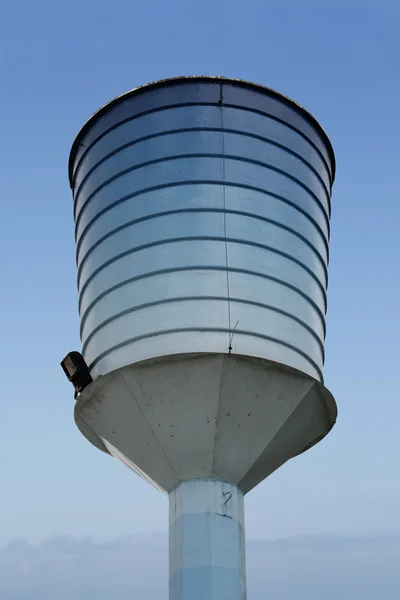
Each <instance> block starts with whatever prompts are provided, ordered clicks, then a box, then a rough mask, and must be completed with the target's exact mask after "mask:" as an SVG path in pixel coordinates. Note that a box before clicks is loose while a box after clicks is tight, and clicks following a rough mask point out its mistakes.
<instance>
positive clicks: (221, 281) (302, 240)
mask: <svg viewBox="0 0 400 600" xmlns="http://www.w3.org/2000/svg"><path fill="white" fill-rule="evenodd" d="M334 171H335V162H334V156H333V151H332V148H331V145H330V143H329V140H328V138H327V136H326V135H325V133H324V131H323V130H322V129H321V127H320V126H319V125H318V123H317V122H316V121H315V120H314V119H313V117H311V116H310V115H309V114H308V113H307V112H306V111H305V110H304V109H302V108H301V107H299V106H298V105H297V104H295V103H294V102H292V101H291V100H288V99H287V98H285V97H283V96H281V95H280V94H278V93H277V92H274V91H272V90H269V89H267V88H264V87H261V86H258V85H254V84H250V83H246V82H242V81H236V80H229V79H223V78H209V77H194V78H190V77H183V78H178V79H172V80H166V81H161V82H157V83H154V84H150V85H148V86H144V87H142V88H138V89H136V90H133V91H132V92H129V93H127V94H125V95H123V96H121V97H119V98H117V99H115V100H113V101H112V102H110V103H109V104H108V105H106V106H105V107H103V108H102V109H101V110H100V111H98V112H97V113H96V114H95V115H94V116H93V117H92V118H91V119H90V120H89V121H88V122H87V123H86V125H85V126H84V127H83V128H82V130H81V132H80V133H79V135H78V137H77V139H76V141H75V143H74V146H73V149H72V152H71V157H70V183H71V187H72V189H73V195H74V203H75V222H76V242H77V263H78V286H79V307H80V315H81V334H82V343H83V355H84V357H85V359H86V362H87V363H88V365H89V367H90V370H91V373H92V376H93V377H94V378H96V377H97V376H99V375H105V374H106V373H108V372H110V371H113V370H115V369H117V368H120V367H122V366H125V365H129V364H132V363H136V362H139V361H142V360H146V359H151V358H155V357H160V356H166V355H170V354H181V353H184V354H186V353H197V352H209V353H229V352H232V353H234V354H240V355H246V356H253V357H260V358H266V359H270V360H273V361H275V362H278V363H281V364H284V365H288V366H291V367H294V368H295V369H298V370H300V371H302V372H304V373H306V374H308V375H310V376H311V377H313V378H315V379H317V380H319V381H322V379H323V363H324V336H325V311H326V286H327V264H328V240H329V217H330V195H331V185H332V181H333V178H334Z"/></svg>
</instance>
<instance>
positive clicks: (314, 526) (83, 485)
mask: <svg viewBox="0 0 400 600" xmlns="http://www.w3.org/2000/svg"><path fill="white" fill-rule="evenodd" d="M399 21H400V5H399V3H398V2H395V1H394V0H381V1H379V2H378V1H377V0H376V1H372V0H337V1H336V2H334V3H328V2H322V1H321V0H304V1H302V2H298V1H296V0H287V1H286V2H280V1H279V0H272V1H269V0H250V1H248V2H245V3H242V2H237V1H236V0H231V1H230V2H228V1H227V0H220V1H219V2H215V1H210V0H203V1H202V2H201V3H190V2H184V1H183V0H170V1H168V2H162V1H160V0H154V1H153V2H149V1H145V0H143V1H142V0H135V1H132V0H114V1H113V2H112V3H111V2H105V1H104V0H97V1H95V0H80V1H79V2H78V1H77V0H70V1H69V2H68V3H67V2H54V1H52V0H37V1H36V2H31V1H29V0H14V1H13V2H12V3H11V2H9V3H4V4H3V5H2V10H1V18H0V72H1V75H2V84H3V85H2V94H1V96H0V109H1V145H0V153H1V157H0V158H1V165H2V178H1V183H2V190H1V191H2V219H1V221H0V228H1V235H0V244H1V253H0V257H1V258H0V260H1V276H2V287H1V289H2V312H1V321H0V328H1V341H2V344H1V347H0V364H1V375H2V390H1V405H2V418H1V419H0V461H1V463H0V464H1V484H0V507H1V517H0V547H7V548H8V544H10V543H13V541H14V540H16V539H19V538H22V539H24V540H26V541H27V542H30V543H32V544H39V546H35V548H41V547H42V546H41V544H46V543H48V542H46V540H49V539H53V538H54V537H57V536H68V537H77V538H81V537H88V538H91V539H94V540H95V542H94V545H95V544H96V543H100V541H101V540H104V541H108V542H107V543H112V540H115V539H117V538H118V537H119V536H124V535H129V536H138V535H145V536H147V535H149V533H150V532H156V533H160V535H161V536H165V535H166V528H167V500H166V499H165V498H164V497H163V496H161V495H160V494H159V493H158V492H157V491H155V490H153V489H152V488H151V487H150V486H149V485H148V484H147V483H145V482H144V481H142V480H140V479H139V478H138V477H137V476H135V475H133V474H132V473H131V472H129V471H128V470H127V469H126V468H125V467H123V466H122V465H120V464H119V463H117V462H116V461H115V460H113V459H111V458H109V457H107V456H105V455H104V454H102V453H100V452H99V451H97V450H96V449H94V448H93V447H91V446H90V444H89V443H88V442H87V441H86V440H85V439H84V438H83V437H82V436H81V434H80V433H79V432H78V430H77V429H76V427H75V425H74V422H73V417H72V411H73V390H72V388H71V386H70V384H69V383H68V382H67V381H66V379H65V377H64V375H63V373H62V371H61V368H60V366H59V362H60V360H61V359H62V358H63V356H64V355H65V354H66V353H67V352H68V351H70V350H72V349H80V342H79V321H78V312H77V291H76V268H75V257H74V236H73V218H72V197H71V193H70V190H69V185H68V178H67V161H68V154H69V150H70V147H71V144H72V141H73V139H74V137H75V135H76V134H77V132H78V130H79V128H80V127H81V126H82V124H83V123H84V122H85V121H86V120H87V118H88V117H89V116H90V115H91V114H92V113H93V112H94V111H95V110H97V109H98V108H99V107H100V106H101V105H103V104H104V103H106V102H107V101H109V100H110V99H111V98H113V97H115V96H117V95H119V94H121V93H123V92H124V91H126V90H128V89H130V88H133V87H136V86H137V85H141V84H144V83H147V82H149V81H154V80H156V79H160V78H165V77H172V76H177V75H185V74H211V75H226V76H229V77H238V78H243V79H248V80H252V81H255V82H258V83H260V84H264V85H267V86H269V87H272V88H275V89H277V90H278V91H280V92H282V93H283V94H286V95H288V96H290V97H292V98H293V99H294V100H296V101H297V102H299V103H300V104H302V105H303V106H304V107H305V108H306V109H307V110H309V111H310V112H311V113H312V114H313V115H314V116H315V117H316V118H317V119H318V120H319V121H320V123H321V124H322V126H323V127H324V129H325V130H326V131H327V133H328V135H329V137H330V139H331V141H332V144H333V147H334V149H335V153H336V160H337V178H336V182H335V185H334V193H333V200H332V236H331V262H330V269H329V289H328V305H329V306H328V319H327V328H328V336H327V343H326V357H327V359H326V368H325V383H326V385H327V387H329V389H331V391H332V392H333V393H334V395H335V396H336V399H337V402H338V405H339V419H338V423H337V425H336V427H335V428H334V430H333V432H332V433H331V434H330V435H329V436H328V437H327V438H326V440H324V441H323V442H322V443H321V444H319V445H318V446H317V447H315V448H314V449H312V450H311V451H309V452H307V453H305V454H303V455H302V456H300V457H298V458H297V459H295V460H293V461H291V462H290V463H288V464H287V465H285V466H284V467H283V468H282V469H281V470H280V471H278V472H277V473H275V474H274V475H272V476H271V477H270V478H269V479H268V480H266V481H265V482H264V483H262V484H261V485H260V486H259V487H258V488H257V489H256V490H254V491H253V492H251V493H250V494H249V496H248V497H247V499H246V526H247V537H248V540H249V543H250V541H251V542H252V543H253V542H254V543H255V541H256V540H258V541H259V542H260V543H261V542H263V543H264V542H265V541H266V540H271V539H274V538H284V537H292V536H299V535H300V536H302V535H326V534H333V535H335V536H367V537H368V539H369V540H374V539H378V538H380V537H381V536H387V535H399V534H400V511H399V506H400V480H399V475H398V473H399V471H400V469H399V456H400V437H399V434H398V429H399V420H400V402H399V400H398V396H399V392H398V384H397V372H398V362H399V347H398V339H399V336H400V324H399V323H400V321H399V317H398V309H399V295H400V285H399V267H398V259H399V241H398V239H399V234H398V223H399V217H400V202H399V192H398V181H397V177H398V172H399V161H400V151H399V144H398V140H399V136H400V120H399V92H400V78H399V64H400V41H399V34H398V28H399ZM373 543H374V542H373V541H370V542H368V544H370V545H371V544H372V545H373ZM377 543H378V542H377ZM27 547H29V548H30V546H27ZM368 547H370V546H368ZM379 548H380V546H379V544H378V546H377V550H376V552H375V554H374V551H372V556H375V558H376V557H378V558H377V561H378V563H379V565H380V564H381V562H382V561H381V560H380V558H379V556H381V555H380V554H379V552H380V550H379ZM5 551H6V550H4V552H5ZM37 551H38V552H39V550H37ZM85 551H86V550H85ZM87 552H89V550H87ZM23 554H24V552H23V551H22V552H21V553H20V554H18V552H17V554H14V555H13V556H14V557H15V556H19V557H20V561H22V562H20V563H18V564H19V565H20V566H21V565H23V564H24V563H23V560H24V559H23V558H21V557H23ZM7 556H8V555H7ZM7 560H8V559H7ZM133 560H134V558H133ZM302 560H303V561H305V560H306V558H305V557H304V556H303V558H302ZM310 560H312V557H311V558H310ZM371 560H372V559H371ZM2 564H7V565H8V564H9V563H7V562H6V563H1V562H0V568H1V565H2ZM260 564H261V563H260ZM21 568H22V567H21ZM254 568H255V569H256V567H254ZM257 568H258V567H257ZM259 568H260V569H261V567H259ZM377 568H378V567H377ZM379 568H380V567H379ZM343 569H344V567H343ZM18 572H19V571H18ZM379 573H381V574H382V570H381V571H379ZM346 576H349V577H350V575H348V574H347V575H346ZM254 577H256V576H255V575H254ZM393 578H395V575H393ZM389 579H390V578H389ZM394 580H395V579H393V581H394ZM396 581H397V586H398V589H400V579H399V576H397V580H396ZM254 589H255V588H254ZM371 589H372V588H371ZM388 590H389V588H388ZM8 593H9V592H8ZM18 593H19V592H17V591H15V595H14V596H12V595H7V600H9V599H11V598H14V597H15V599H16V600H17V599H18V600H19V599H21V600H22V599H23V600H25V599H26V598H28V597H29V598H31V596H27V595H25V596H24V595H23V593H24V592H23V591H21V592H20V595H18ZM49 593H50V592H49ZM10 594H11V592H10ZM143 594H144V596H143V597H149V598H151V600H152V597H151V596H150V592H149V594H147V592H145V591H144V592H143ZM39 597H40V598H45V597H46V596H45V594H44V592H43V591H42V596H40V595H39V596H38V598H39ZM49 597H50V596H49ZM59 597H60V600H61V596H59ZM76 597H78V596H76ZM86 597H87V596H86ZM114 597H115V598H118V599H121V600H122V599H123V598H124V597H125V596H124V595H123V592H121V595H120V596H114ZM251 597H252V598H254V600H256V598H257V597H258V596H257V595H256V594H255V592H254V594H253V595H252V596H251ZM277 597H278V596H277ZM297 597H298V598H299V599H300V598H304V597H305V596H301V595H299V596H292V598H293V599H295V598H297ZM308 597H310V598H311V597H312V596H311V595H310V596H308ZM315 597H317V596H315ZM349 597H350V596H349ZM375 597H376V596H375ZM382 597H385V598H389V597H390V598H391V596H389V591H388V593H387V595H385V592H382ZM98 598H100V597H99V596H98ZM371 598H372V596H371ZM393 598H394V596H393ZM35 600H36V598H35ZM90 600H91V599H90Z"/></svg>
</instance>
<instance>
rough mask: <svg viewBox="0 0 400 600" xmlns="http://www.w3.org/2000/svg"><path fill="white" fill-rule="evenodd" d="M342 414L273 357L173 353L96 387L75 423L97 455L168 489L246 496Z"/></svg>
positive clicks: (318, 387)
mask: <svg viewBox="0 0 400 600" xmlns="http://www.w3.org/2000/svg"><path fill="white" fill-rule="evenodd" d="M336 416H337V409H336V403H335V400H334V399H333V397H332V395H331V393H330V392H329V391H328V390H327V389H326V388H325V387H324V386H323V385H322V384H320V383H319V382H317V381H316V380H314V379H312V378H310V377H309V376H307V375H305V374H303V373H301V372H299V371H295V370H294V369H291V368H288V367H284V366H282V365H279V364H277V363H273V362H270V361H267V360H261V359H253V358H249V357H244V356H237V355H226V354H210V355H206V354H202V355H175V356H173V357H167V358H162V359H156V360H152V361H146V362H143V363H136V364H133V365H129V366H126V367H123V368H122V369H118V370H116V371H113V372H111V373H109V374H107V375H105V376H104V377H100V378H99V379H97V380H96V381H94V382H93V383H92V384H90V385H89V386H88V387H87V388H86V389H85V390H84V391H83V392H82V394H81V395H80V396H79V398H78V401H77V403H76V406H75V420H76V423H77V425H78V427H79V429H80V430H81V432H82V433H83V434H84V435H85V436H86V437H87V439H88V440H89V441H90V442H92V443H93V444H94V445H95V446H97V447H98V448H100V449H102V450H104V451H106V452H109V453H110V454H112V455H114V456H116V457H117V458H119V459H120V460H122V461H123V462H124V463H125V464H126V465H128V466H129V467H130V468H131V469H133V470H134V471H136V472H137V473H139V474H140V475H141V476H143V477H145V478H146V479H148V480H149V481H151V482H152V483H153V484H154V485H155V486H156V487H158V488H159V489H161V490H162V491H166V492H168V491H169V490H171V489H172V488H174V487H175V486H177V485H178V484H179V483H180V482H182V481H187V480H192V479H199V478H206V479H207V478H210V479H215V480H218V481H226V482H229V483H230V484H235V485H237V486H238V487H239V488H240V490H241V491H242V492H243V493H247V492H248V491H250V490H251V489H252V488H253V487H255V486H256V485H257V484H258V483H259V482H260V481H262V480H263V479H265V478H266V477H268V475H270V474H271V473H272V472H273V471H275V470H276V469H277V468H278V467H280V466H281V465H282V464H283V463H285V462H286V461H287V460H288V459H290V458H292V457H293V456H296V455H297V454H299V453H301V452H303V451H304V450H306V449H307V448H309V447H310V446H312V445H314V444H315V443H317V442H318V441H319V440H321V439H322V438H323V437H324V436H325V435H326V434H327V433H328V432H329V431H330V429H331V428H332V427H333V425H334V423H335V420H336Z"/></svg>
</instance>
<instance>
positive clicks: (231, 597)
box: [169, 479, 246, 600]
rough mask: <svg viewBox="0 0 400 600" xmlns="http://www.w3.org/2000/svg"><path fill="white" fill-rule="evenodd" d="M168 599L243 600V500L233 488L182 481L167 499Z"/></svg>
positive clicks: (202, 481) (244, 589) (216, 482)
mask: <svg viewBox="0 0 400 600" xmlns="http://www.w3.org/2000/svg"><path fill="white" fill-rule="evenodd" d="M169 528H170V538H169V539H170V546H169V565H170V584H169V585H170V595H169V598H170V600H246V565H245V540H244V497H243V494H242V492H241V491H240V490H239V489H238V488H237V486H236V485H231V484H228V483H223V482H220V481H215V480H212V479H194V480H192V481H184V482H183V483H181V484H179V485H178V486H177V487H176V488H175V489H173V490H172V491H171V493H170V495H169Z"/></svg>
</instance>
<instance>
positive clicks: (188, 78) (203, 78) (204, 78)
mask: <svg viewBox="0 0 400 600" xmlns="http://www.w3.org/2000/svg"><path fill="white" fill-rule="evenodd" d="M193 81H199V82H204V83H219V82H227V83H233V84H238V85H240V86H242V87H247V88H250V89H253V90H256V91H258V92H264V93H265V94H268V95H269V96H275V97H276V98H279V99H280V100H282V101H283V102H285V103H286V104H289V105H290V106H292V107H293V108H295V109H297V110H298V111H299V112H300V113H301V114H302V115H303V116H304V117H306V119H307V120H308V121H309V122H310V123H311V124H312V125H313V126H314V127H315V128H316V130H317V131H318V132H319V133H320V135H321V137H322V139H323V141H324V142H325V144H326V147H327V151H328V154H329V157H330V160H331V163H332V182H333V180H334V179H335V171H336V160H335V153H334V151H333V147H332V144H331V142H330V140H329V138H328V136H327V134H326V133H325V130H324V129H323V128H322V127H321V125H320V124H319V123H318V121H317V120H316V119H315V118H314V117H313V116H312V114H311V113H309V112H308V111H307V110H306V109H305V108H303V107H302V106H301V105H300V104H298V103H297V102H295V101H294V100H292V99H291V98H289V97H287V96H284V95H283V94H281V93H280V92H277V91H276V90H273V89H271V88H268V87H266V86H264V85H261V84H258V83H252V82H251V81H246V80H243V79H235V78H232V77H220V76H210V75H184V76H181V77H171V78H169V79H160V80H158V81H153V82H151V83H147V84H145V85H142V86H139V87H136V88H134V89H132V90H129V91H128V92H125V93H124V94H121V95H120V96H117V97H116V98H113V99H112V100H110V101H109V102H107V104H104V106H102V107H101V108H99V109H98V110H97V111H96V112H95V113H94V114H93V115H92V116H91V117H90V118H89V119H88V120H87V121H86V123H85V124H84V125H83V127H82V128H81V129H80V131H79V133H78V135H77V136H76V138H75V140H74V142H73V144H72V148H71V152H70V155H69V162H68V174H69V181H70V184H71V185H72V180H73V166H74V160H75V154H76V151H77V148H78V147H79V144H80V140H81V139H82V137H83V136H84V135H85V133H86V131H87V130H88V129H89V128H90V127H91V125H92V124H93V122H94V121H96V119H98V118H99V117H101V116H102V114H103V113H104V112H105V111H107V110H108V108H109V107H110V106H114V105H116V104H118V103H119V102H121V101H122V100H125V99H126V98H127V97H129V96H133V95H135V94H139V93H141V92H143V91H148V90H149V89H155V88H158V87H165V86H168V85H175V84H177V83H189V82H193Z"/></svg>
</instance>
